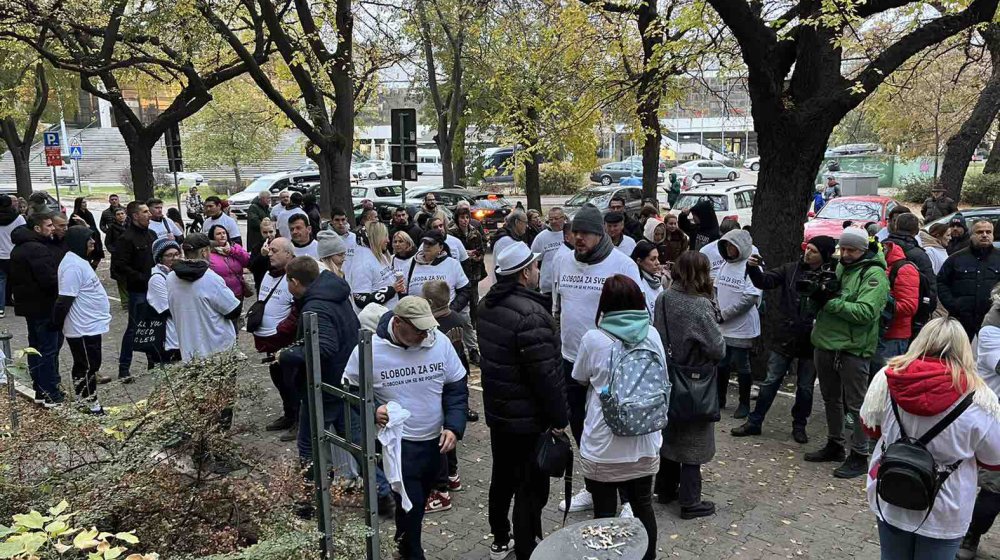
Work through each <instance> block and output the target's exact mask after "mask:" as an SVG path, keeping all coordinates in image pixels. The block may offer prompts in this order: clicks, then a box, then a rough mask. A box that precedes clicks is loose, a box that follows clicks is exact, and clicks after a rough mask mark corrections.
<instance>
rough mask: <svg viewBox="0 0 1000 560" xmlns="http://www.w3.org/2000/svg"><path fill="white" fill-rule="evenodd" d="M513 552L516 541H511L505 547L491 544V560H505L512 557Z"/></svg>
mask: <svg viewBox="0 0 1000 560" xmlns="http://www.w3.org/2000/svg"><path fill="white" fill-rule="evenodd" d="M511 552H514V539H510V541H508V542H507V544H504V545H497V544H491V545H490V560H504V559H505V558H507V557H508V556H510V553H511Z"/></svg>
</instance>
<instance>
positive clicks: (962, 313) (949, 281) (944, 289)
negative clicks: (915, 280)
mask: <svg viewBox="0 0 1000 560" xmlns="http://www.w3.org/2000/svg"><path fill="white" fill-rule="evenodd" d="M997 282H1000V251H998V250H997V249H996V248H994V247H993V246H992V245H990V246H988V247H986V248H983V249H977V248H975V247H969V248H967V249H962V250H961V251H959V252H957V253H955V254H954V255H951V256H950V257H948V260H946V261H944V264H943V265H941V270H940V271H939V272H938V276H937V287H938V299H939V300H940V301H941V304H942V305H944V308H945V309H947V310H948V313H949V314H950V315H951V316H952V317H956V318H957V319H958V320H959V321H961V322H962V326H963V327H965V332H966V333H967V334H968V335H969V340H972V338H973V337H974V336H975V335H976V333H977V332H979V327H980V326H982V324H983V317H985V316H986V312H987V311H989V310H990V305H991V303H990V290H992V289H993V286H995V285H996V284H997Z"/></svg>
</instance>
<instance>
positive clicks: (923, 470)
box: [875, 392, 975, 529]
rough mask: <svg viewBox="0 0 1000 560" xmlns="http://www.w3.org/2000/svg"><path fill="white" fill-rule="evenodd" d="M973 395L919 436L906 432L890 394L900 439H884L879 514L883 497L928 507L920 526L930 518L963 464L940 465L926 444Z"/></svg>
mask: <svg viewBox="0 0 1000 560" xmlns="http://www.w3.org/2000/svg"><path fill="white" fill-rule="evenodd" d="M974 394H975V393H974V392H973V393H969V394H968V395H966V396H965V398H963V399H962V401H961V402H960V403H958V405H957V406H956V407H955V408H953V409H951V412H949V413H948V414H947V415H946V416H945V417H944V418H942V419H941V420H940V421H939V422H938V423H937V424H934V426H933V427H931V429H930V430H927V432H926V433H925V434H924V435H922V436H920V437H919V438H912V437H910V436H908V435H906V429H905V428H903V422H902V421H901V420H900V418H899V408H898V407H897V406H896V400H895V399H893V398H892V397H889V402H890V404H891V405H892V414H893V415H894V416H895V417H896V424H897V425H898V426H899V439H897V440H896V441H894V442H893V443H891V444H889V445H888V446H887V445H886V444H885V441H884V440H883V442H882V459H881V462H880V464H879V467H878V474H877V475H876V477H875V480H876V483H875V493H876V497H875V501H876V505H877V506H878V510H879V515H881V516H882V517H883V519H884V518H885V516H884V515H882V504H881V502H880V501H879V500H880V499H881V500H884V501H886V502H888V503H890V504H892V505H894V506H896V507H901V508H903V509H911V510H917V511H922V510H926V511H927V514H926V515H924V519H923V521H921V522H920V525H923V524H924V521H927V517H928V516H930V514H931V509H932V508H933V506H934V500H935V499H937V495H938V492H940V491H941V487H942V486H943V485H944V482H945V480H947V479H948V477H949V476H951V473H953V472H955V469H957V468H958V466H959V465H960V464H961V463H962V461H961V460H959V461H955V462H954V463H952V464H950V465H944V466H943V467H941V466H939V465H938V464H937V461H935V460H934V456H933V455H931V452H930V451H928V450H927V444H928V443H930V442H931V440H932V439H934V438H935V437H937V435H938V434H940V433H941V432H942V431H943V430H944V429H945V428H947V427H948V426H950V425H951V423H952V422H954V421H955V420H956V419H957V418H958V417H959V416H961V415H962V413H963V412H965V409H967V408H969V406H970V405H971V404H972V397H973V395H974ZM917 528H918V529H919V528H920V527H919V526H918V527H917Z"/></svg>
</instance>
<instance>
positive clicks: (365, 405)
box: [302, 313, 379, 560]
mask: <svg viewBox="0 0 1000 560" xmlns="http://www.w3.org/2000/svg"><path fill="white" fill-rule="evenodd" d="M302 324H303V332H304V334H305V350H306V357H307V359H306V388H307V391H308V396H307V399H306V400H307V402H308V405H309V423H310V427H311V434H312V450H313V458H314V465H313V477H314V482H315V486H316V512H317V515H316V517H317V521H318V525H319V531H320V532H321V533H322V534H323V538H322V543H321V550H322V553H323V558H329V557H330V556H331V555H332V552H333V514H332V502H331V498H330V473H329V465H330V461H331V449H332V448H331V447H330V445H331V444H332V445H336V446H337V447H339V448H341V449H344V450H346V451H347V452H349V453H350V454H351V455H352V456H354V458H355V459H356V460H357V461H358V464H359V465H360V466H361V476H362V480H363V482H364V510H365V524H366V525H367V526H368V528H369V536H368V539H367V542H366V552H367V557H368V560H377V559H378V558H379V534H378V492H377V489H376V483H375V462H376V454H375V400H374V392H373V390H372V333H371V331H368V330H365V329H362V330H361V336H360V342H359V343H358V357H359V361H358V370H359V372H360V375H359V376H358V377H359V380H358V381H359V383H360V387H359V392H358V394H357V395H355V394H353V393H350V392H348V391H345V390H343V389H340V388H338V387H334V386H333V385H330V384H327V383H324V382H323V376H322V367H321V364H320V352H319V327H318V324H317V320H316V314H315V313H305V314H303V316H302ZM324 394H326V395H332V396H334V397H336V398H337V399H338V400H339V401H340V402H339V403H338V406H342V407H343V413H344V433H343V434H342V435H341V434H337V433H334V432H331V431H330V430H328V429H327V421H326V419H325V418H324V414H323V395H324ZM352 407H355V408H356V409H358V410H359V411H360V419H359V422H360V424H361V439H360V441H359V442H358V443H354V442H353V441H351V440H352V439H353V438H351V436H350V434H352V433H353V425H352V415H351V408H352ZM343 436H347V437H343Z"/></svg>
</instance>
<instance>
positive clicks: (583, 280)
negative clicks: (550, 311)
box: [552, 249, 642, 362]
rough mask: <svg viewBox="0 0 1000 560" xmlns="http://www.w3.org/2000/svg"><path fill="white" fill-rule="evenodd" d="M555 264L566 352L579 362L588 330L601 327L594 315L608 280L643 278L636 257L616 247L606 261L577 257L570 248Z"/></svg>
mask: <svg viewBox="0 0 1000 560" xmlns="http://www.w3.org/2000/svg"><path fill="white" fill-rule="evenodd" d="M555 266H556V277H555V280H554V282H555V286H554V288H553V290H552V293H553V295H554V296H555V297H556V298H558V303H557V304H556V305H557V307H558V308H559V312H560V321H561V326H562V329H561V330H562V355H563V358H565V359H567V360H569V361H571V362H575V361H576V353H577V350H578V349H579V347H580V339H582V338H583V335H584V334H586V333H587V331H589V330H590V329H593V328H596V327H597V325H596V324H595V323H594V317H595V316H596V315H597V304H598V303H599V302H600V299H601V290H602V289H604V281H605V280H607V279H608V278H609V277H611V276H614V275H615V274H622V275H625V276H628V277H629V278H631V279H632V281H634V282H635V283H636V285H638V284H639V282H642V279H641V278H640V277H639V266H638V265H637V264H635V261H633V260H632V259H630V258H629V257H626V256H625V253H622V252H621V251H618V250H616V249H612V250H611V253H610V254H609V255H608V256H607V257H606V258H605V259H604V260H603V261H601V262H599V263H594V264H584V263H582V262H580V261H578V260H576V255H575V254H574V253H573V252H566V253H563V254H562V255H560V256H559V257H558V258H557V259H556V265H555Z"/></svg>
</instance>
